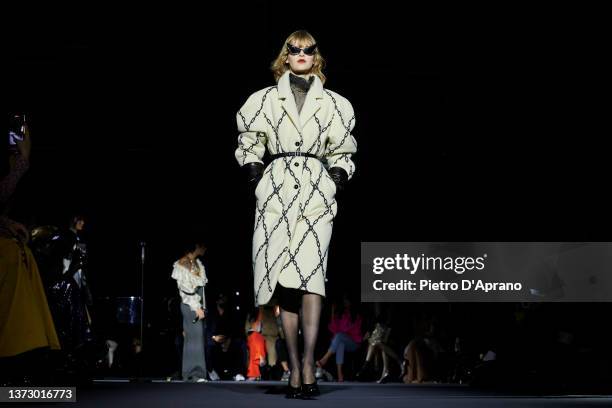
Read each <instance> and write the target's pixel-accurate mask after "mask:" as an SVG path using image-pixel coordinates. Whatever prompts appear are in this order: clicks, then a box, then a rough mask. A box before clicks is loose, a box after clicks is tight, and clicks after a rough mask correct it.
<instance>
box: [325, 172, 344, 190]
mask: <svg viewBox="0 0 612 408" xmlns="http://www.w3.org/2000/svg"><path fill="white" fill-rule="evenodd" d="M327 173H328V174H329V177H331V179H332V180H333V181H334V183H335V184H336V192H341V191H343V190H344V188H345V187H346V183H347V182H348V173H347V172H346V170H344V169H343V168H342V167H332V168H330V169H329V170H327Z"/></svg>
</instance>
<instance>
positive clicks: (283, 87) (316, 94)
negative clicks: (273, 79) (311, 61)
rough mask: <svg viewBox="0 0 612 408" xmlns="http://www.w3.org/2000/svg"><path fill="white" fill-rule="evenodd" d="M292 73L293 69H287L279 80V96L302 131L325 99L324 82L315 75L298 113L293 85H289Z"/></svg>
mask: <svg viewBox="0 0 612 408" xmlns="http://www.w3.org/2000/svg"><path fill="white" fill-rule="evenodd" d="M290 73H291V70H287V71H285V73H284V74H283V75H282V76H281V77H280V78H279V80H278V98H279V99H281V100H282V102H281V104H282V106H283V109H285V111H286V112H287V115H289V118H290V119H291V121H292V122H293V124H294V125H295V127H296V128H297V129H298V130H300V131H301V130H302V128H303V127H304V126H305V125H306V123H308V121H309V120H310V119H311V118H312V117H313V116H314V114H315V113H317V111H318V110H319V109H320V108H321V102H320V101H321V99H323V84H322V83H321V80H320V79H319V77H318V76H316V75H315V79H314V81H312V85H311V86H310V89H309V90H308V93H307V94H306V99H305V100H304V106H302V111H301V112H300V113H299V114H298V111H297V106H296V105H295V99H294V98H293V92H291V86H290V85H289V74H290Z"/></svg>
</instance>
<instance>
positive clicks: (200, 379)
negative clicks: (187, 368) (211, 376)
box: [196, 378, 208, 383]
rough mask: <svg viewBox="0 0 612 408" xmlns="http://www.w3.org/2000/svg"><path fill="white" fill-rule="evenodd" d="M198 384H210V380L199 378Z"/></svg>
mask: <svg viewBox="0 0 612 408" xmlns="http://www.w3.org/2000/svg"><path fill="white" fill-rule="evenodd" d="M196 382H199V383H205V382H208V380H207V379H206V378H198V379H197V380H196Z"/></svg>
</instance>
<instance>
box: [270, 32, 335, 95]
mask: <svg viewBox="0 0 612 408" xmlns="http://www.w3.org/2000/svg"><path fill="white" fill-rule="evenodd" d="M287 43H290V44H294V45H296V46H298V47H309V46H311V45H313V44H316V43H317V42H316V41H315V39H314V37H313V36H312V35H311V34H310V33H309V32H308V31H306V30H298V31H294V32H292V33H291V34H290V35H289V37H287V39H286V40H285V42H284V43H283V46H282V48H281V50H280V52H279V53H278V56H277V57H276V59H275V60H274V61H273V62H272V65H271V66H270V69H271V70H272V73H273V74H274V80H275V81H276V82H278V80H279V79H280V77H282V76H283V74H284V73H285V72H287V70H289V69H290V68H289V63H285V61H286V60H287V56H288V55H289V50H287ZM323 68H325V58H323V56H322V55H321V53H320V52H319V49H318V47H317V51H316V52H315V54H314V62H313V64H312V68H311V69H310V73H311V74H314V75H316V76H318V77H319V79H320V80H321V83H323V84H325V80H326V79H327V78H326V77H325V74H324V73H323Z"/></svg>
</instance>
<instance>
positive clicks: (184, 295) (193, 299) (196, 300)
mask: <svg viewBox="0 0 612 408" xmlns="http://www.w3.org/2000/svg"><path fill="white" fill-rule="evenodd" d="M172 278H173V279H176V286H177V287H178V290H179V294H180V295H181V300H182V301H183V303H185V304H186V305H187V306H189V308H190V309H191V310H193V311H194V312H195V311H196V310H198V309H201V308H202V304H201V303H200V302H201V300H202V299H201V298H200V295H198V294H197V293H194V294H193V295H190V294H189V293H193V292H194V291H195V290H196V288H194V287H193V286H192V285H191V284H190V281H189V279H187V277H186V276H185V271H184V270H183V269H181V267H180V266H178V265H175V266H174V270H173V271H172Z"/></svg>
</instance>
